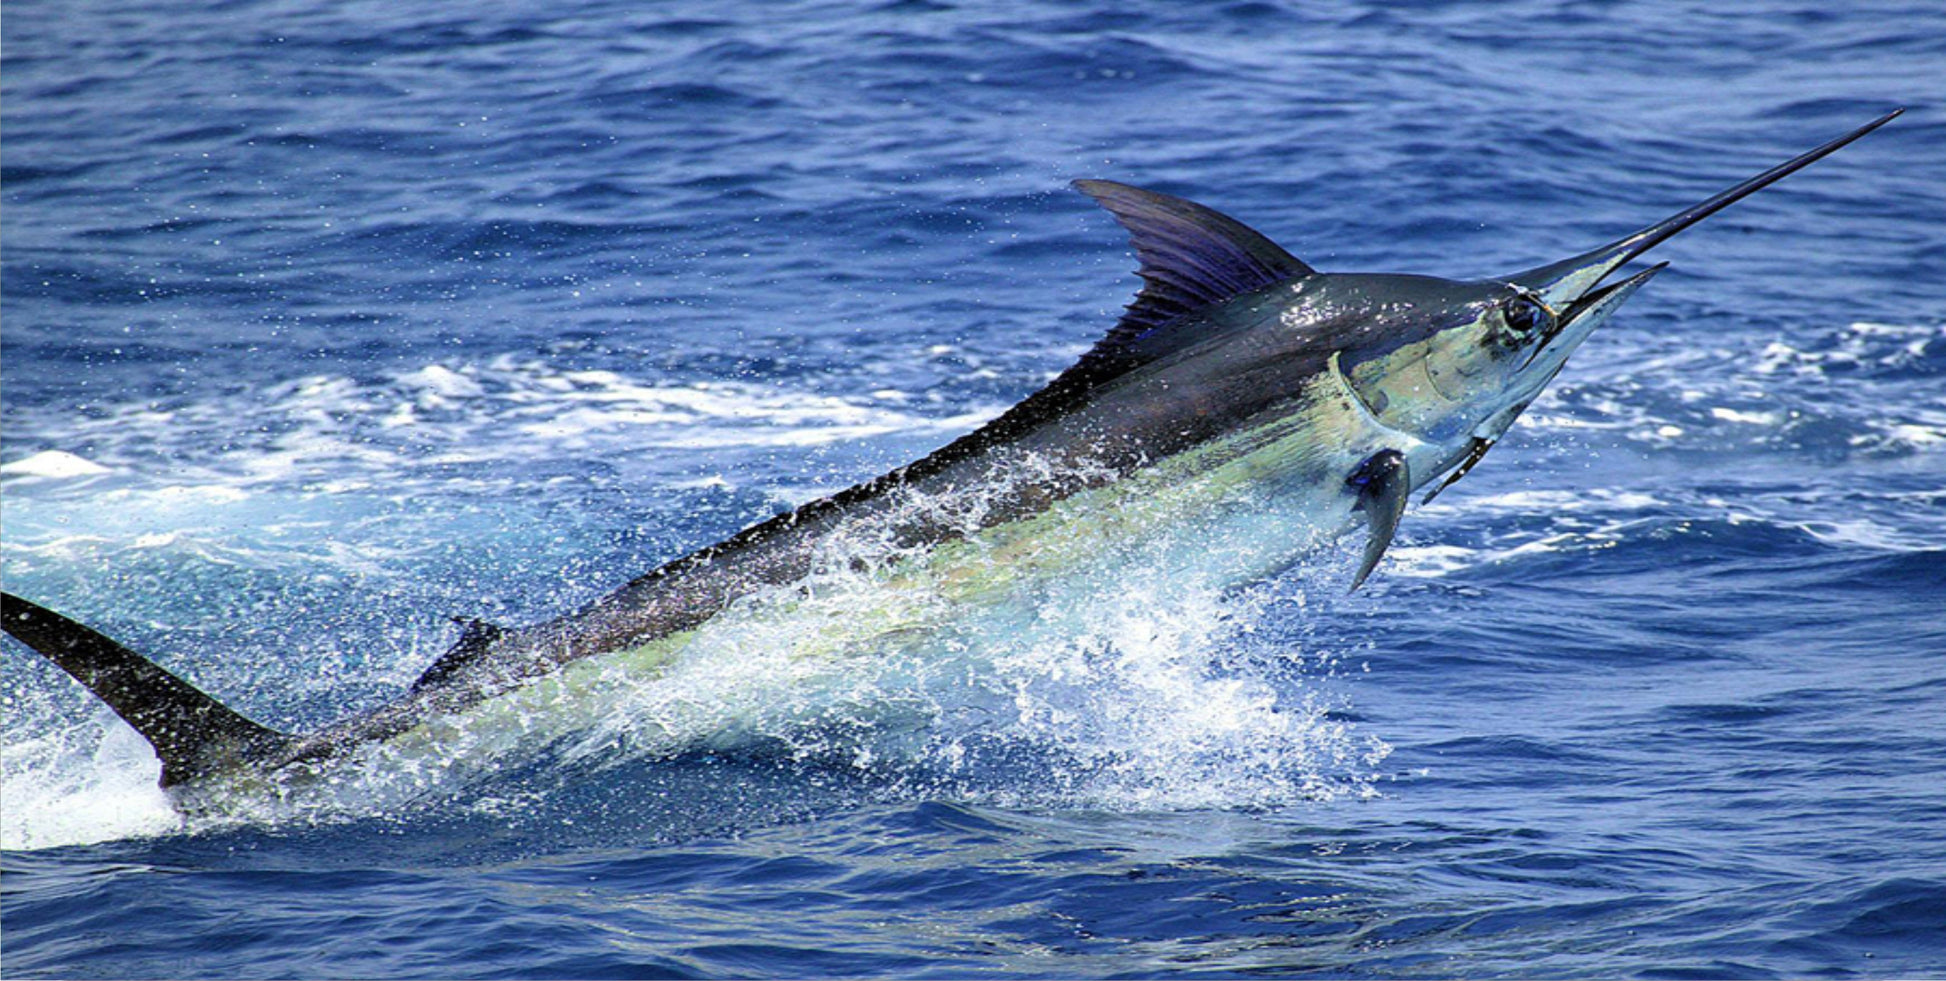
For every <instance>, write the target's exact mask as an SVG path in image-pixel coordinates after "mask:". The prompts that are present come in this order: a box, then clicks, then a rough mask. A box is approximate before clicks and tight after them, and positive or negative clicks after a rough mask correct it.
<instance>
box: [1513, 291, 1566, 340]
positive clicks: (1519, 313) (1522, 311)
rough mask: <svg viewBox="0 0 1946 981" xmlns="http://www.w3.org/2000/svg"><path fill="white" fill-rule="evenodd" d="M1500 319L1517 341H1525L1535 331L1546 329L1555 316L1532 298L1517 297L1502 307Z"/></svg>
mask: <svg viewBox="0 0 1946 981" xmlns="http://www.w3.org/2000/svg"><path fill="white" fill-rule="evenodd" d="M1500 319H1501V320H1503V321H1505V322H1506V324H1507V329H1508V330H1510V331H1512V332H1513V334H1514V337H1515V338H1516V339H1519V340H1525V339H1526V338H1527V336H1528V335H1530V334H1532V333H1534V332H1535V331H1537V330H1543V329H1546V328H1547V326H1548V325H1549V324H1550V323H1551V322H1552V321H1553V320H1554V315H1553V314H1552V313H1549V312H1548V309H1547V307H1545V306H1542V305H1541V303H1540V301H1538V300H1536V299H1534V298H1533V297H1531V296H1515V297H1512V298H1510V299H1508V300H1507V302H1505V303H1503V304H1501V305H1500Z"/></svg>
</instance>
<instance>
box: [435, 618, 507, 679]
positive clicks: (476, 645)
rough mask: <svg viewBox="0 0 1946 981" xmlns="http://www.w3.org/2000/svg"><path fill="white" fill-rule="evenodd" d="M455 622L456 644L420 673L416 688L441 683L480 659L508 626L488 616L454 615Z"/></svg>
mask: <svg viewBox="0 0 1946 981" xmlns="http://www.w3.org/2000/svg"><path fill="white" fill-rule="evenodd" d="M453 622H454V623H457V624H459V640H456V641H454V642H453V646H452V647H451V648H449V649H448V650H447V651H446V653H444V654H441V655H439V660H437V661H434V662H432V667H429V668H427V669H426V672H425V673H424V674H422V675H420V676H419V680H417V681H414V682H413V683H412V690H413V691H414V692H418V691H423V690H425V689H426V688H430V687H432V686H433V685H437V684H439V683H440V682H442V681H445V680H446V679H447V678H450V677H452V676H453V674H454V673H455V672H457V671H459V670H460V669H461V668H464V667H466V666H467V665H468V664H471V663H473V662H474V661H477V660H479V659H480V657H481V656H482V655H484V654H485V653H486V652H487V650H488V649H489V648H491V647H492V646H493V642H494V641H496V640H499V639H500V635H501V634H504V633H506V631H505V630H503V629H501V628H500V627H497V626H494V625H493V624H491V623H488V622H486V621H485V620H471V619H466V618H462V617H454V618H453Z"/></svg>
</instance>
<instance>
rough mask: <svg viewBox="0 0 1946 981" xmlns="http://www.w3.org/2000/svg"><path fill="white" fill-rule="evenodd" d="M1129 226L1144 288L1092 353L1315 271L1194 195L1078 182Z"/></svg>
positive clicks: (1113, 353) (1120, 351)
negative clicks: (1189, 197) (1186, 197)
mask: <svg viewBox="0 0 1946 981" xmlns="http://www.w3.org/2000/svg"><path fill="white" fill-rule="evenodd" d="M1074 187H1075V189H1076V190H1078V191H1080V192H1081V193H1083V194H1086V195H1088V196H1089V197H1091V198H1094V199H1095V202H1096V203H1097V204H1100V205H1101V206H1102V207H1104V208H1107V209H1108V211H1109V213H1111V214H1113V215H1114V216H1115V220H1116V221H1119V222H1121V223H1122V227H1124V228H1126V229H1128V237H1129V244H1130V245H1132V246H1134V248H1135V255H1136V258H1138V259H1140V260H1141V263H1142V265H1141V268H1139V269H1138V270H1136V272H1137V274H1138V275H1140V276H1141V277H1142V282H1143V285H1142V291H1141V292H1140V293H1137V294H1136V296H1135V302H1133V303H1130V304H1129V305H1128V311H1127V312H1126V313H1124V314H1122V319H1121V322H1120V323H1118V324H1116V325H1115V329H1114V330H1111V331H1109V332H1108V336H1107V337H1104V338H1102V341H1101V343H1100V344H1098V345H1096V346H1095V349H1094V350H1093V351H1091V352H1089V354H1088V357H1090V358H1094V359H1100V360H1107V361H1118V360H1122V359H1124V358H1126V357H1127V356H1128V353H1129V351H1128V349H1129V348H1130V347H1131V346H1132V345H1134V344H1135V342H1137V341H1138V340H1141V339H1143V337H1144V335H1146V334H1148V333H1150V332H1151V331H1153V330H1155V329H1156V328H1157V327H1161V326H1162V325H1164V324H1167V323H1169V322H1170V321H1172V320H1175V319H1176V318H1177V317H1180V316H1182V315H1183V314H1186V313H1189V312H1191V311H1194V310H1200V309H1202V308H1204V307H1207V306H1212V305H1214V304H1217V303H1221V302H1223V301H1224V300H1227V299H1229V298H1231V297H1233V296H1238V295H1241V294H1243V293H1248V292H1250V291H1251V290H1255V289H1261V288H1263V287H1265V286H1269V285H1270V284H1272V283H1276V282H1280V281H1282V280H1287V279H1296V278H1297V277H1300V276H1309V275H1311V274H1312V273H1314V272H1316V270H1314V269H1312V268H1311V267H1310V266H1307V265H1305V264H1304V263H1303V262H1302V261H1301V260H1299V259H1298V258H1297V257H1296V256H1294V255H1291V254H1290V253H1289V252H1286V251H1284V250H1283V249H1282V248H1281V247H1279V246H1278V245H1277V243H1275V242H1272V241H1271V240H1270V239H1267V238H1265V237H1264V236H1262V235H1261V234H1258V233H1257V232H1256V231H1254V230H1252V229H1251V228H1250V227H1248V226H1246V225H1244V224H1243V223H1242V222H1240V221H1237V220H1236V219H1234V218H1231V217H1230V216H1228V215H1225V214H1221V213H1219V212H1216V211H1213V210H1211V209H1209V208H1205V207H1203V206H1202V205H1200V204H1197V203H1196V202H1194V201H1185V200H1183V199H1182V198H1178V197H1171V196H1170V195H1167V194H1158V193H1156V192H1155V191H1145V190H1143V189H1141V188H1139V187H1131V186H1129V185H1127V184H1119V183H1116V182H1115V181H1099V180H1082V181H1075V182H1074Z"/></svg>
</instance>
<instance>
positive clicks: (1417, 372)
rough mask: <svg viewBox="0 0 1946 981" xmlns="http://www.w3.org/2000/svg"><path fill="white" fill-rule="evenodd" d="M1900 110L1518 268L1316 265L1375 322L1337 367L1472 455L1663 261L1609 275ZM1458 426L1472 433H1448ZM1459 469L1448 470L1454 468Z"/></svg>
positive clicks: (1431, 438) (1379, 412) (1370, 404)
mask: <svg viewBox="0 0 1946 981" xmlns="http://www.w3.org/2000/svg"><path fill="white" fill-rule="evenodd" d="M1897 115H1898V112H1892V113H1889V114H1887V115H1885V116H1883V117H1881V118H1879V119H1877V120H1875V121H1873V122H1871V123H1869V124H1867V125H1865V126H1862V127H1860V128H1858V129H1856V130H1854V131H1852V132H1850V133H1848V134H1846V135H1844V136H1842V137H1840V138H1838V139H1836V140H1833V141H1831V142H1829V143H1826V144H1824V145H1823V146H1820V147H1818V148H1817V149H1815V150H1811V151H1809V152H1807V153H1804V154H1802V155H1800V156H1798V157H1795V158H1793V159H1791V160H1789V161H1787V162H1785V163H1783V164H1780V165H1778V166H1776V167H1773V168H1771V169H1770V170H1767V171H1765V172H1763V173H1762V174H1759V175H1757V176H1756V177H1752V178H1751V179H1749V180H1747V181H1744V182H1743V183H1741V184H1738V185H1737V186H1735V187H1732V188H1730V189H1729V190H1726V191H1724V192H1723V193H1721V194H1718V195H1716V196H1715V197H1713V198H1710V199H1709V200H1707V201H1704V202H1703V203H1701V204H1698V205H1695V206H1694V207H1691V208H1687V209H1685V210H1683V211H1681V212H1678V213H1677V214H1675V215H1672V216H1670V217H1668V218H1666V219H1664V220H1662V221H1660V222H1657V223H1655V224H1653V225H1650V226H1649V227H1647V228H1644V229H1642V230H1640V231H1638V232H1635V233H1634V234H1631V235H1628V236H1626V237H1624V238H1621V239H1618V240H1616V241H1614V242H1611V243H1609V244H1607V245H1604V246H1602V247H1600V248H1598V249H1594V250H1592V251H1589V252H1586V253H1583V254H1581V255H1578V256H1574V257H1573V258H1569V259H1563V260H1561V261H1559V262H1554V263H1551V264H1548V265H1545V266H1540V267H1537V268H1534V269H1529V270H1526V271H1524V272H1518V273H1514V274H1512V275H1509V276H1504V277H1500V278H1497V279H1490V280H1482V281H1477V282H1456V281H1451V280H1443V279H1434V278H1431V277H1423V276H1381V275H1359V274H1349V275H1320V276H1319V277H1318V278H1319V279H1321V280H1326V281H1329V282H1323V283H1319V284H1318V286H1319V287H1320V290H1321V292H1326V293H1331V294H1335V300H1334V302H1337V303H1347V304H1348V305H1359V306H1364V307H1365V308H1366V311H1367V312H1366V317H1367V318H1368V319H1367V322H1368V323H1373V324H1375V325H1376V329H1373V330H1371V331H1369V333H1366V334H1365V335H1364V336H1361V337H1356V338H1353V339H1352V343H1350V344H1348V345H1346V346H1345V347H1344V348H1343V351H1342V354H1341V356H1340V362H1339V367H1340V369H1341V370H1342V371H1344V373H1345V376H1346V378H1347V379H1348V380H1349V381H1350V383H1351V386H1352V388H1353V389H1354V390H1355V391H1356V392H1357V393H1358V395H1359V396H1360V398H1361V399H1362V400H1363V401H1364V402H1365V404H1366V407H1367V408H1369V409H1370V410H1371V412H1372V414H1373V415H1374V416H1375V417H1377V418H1378V420H1379V421H1380V422H1382V423H1384V424H1386V425H1388V426H1391V427H1393V428H1396V429H1399V430H1402V431H1405V432H1408V433H1411V434H1413V435H1414V436H1417V437H1419V438H1422V439H1425V440H1427V441H1428V442H1432V443H1438V444H1445V445H1449V446H1456V447H1457V448H1456V451H1455V455H1454V457H1453V458H1452V460H1451V461H1449V464H1450V463H1454V462H1459V460H1460V458H1461V457H1462V456H1467V455H1469V454H1470V456H1471V459H1468V460H1467V465H1470V464H1471V462H1472V460H1476V459H1477V458H1478V456H1479V455H1480V454H1483V453H1484V452H1485V451H1486V448H1487V447H1488V446H1491V445H1492V443H1493V441H1494V440H1496V439H1498V438H1499V437H1500V435H1501V434H1502V433H1503V432H1505V431H1506V429H1507V427H1508V426H1510V425H1511V424H1512V423H1513V421H1514V419H1515V418H1516V417H1518V416H1519V414H1520V412H1521V411H1522V410H1523V409H1525V408H1526V407H1527V405H1528V403H1530V402H1532V401H1533V400H1534V399H1535V397H1537V396H1538V395H1539V394H1540V393H1541V390H1542V389H1544V388H1545V387H1546V386H1547V384H1548V383H1549V382H1550V381H1552V380H1553V379H1554V376H1555V375H1556V374H1558V373H1559V372H1560V370H1561V367H1562V365H1563V364H1565V363H1566V362H1567V359H1568V356H1569V355H1570V354H1572V353H1574V350H1575V349H1576V348H1577V347H1579V346H1580V345H1581V342H1582V341H1584V340H1586V339H1587V337H1588V335H1589V334H1590V333H1592V332H1593V331H1594V329H1595V328H1597V327H1599V326H1601V325H1602V324H1603V323H1604V322H1606V321H1607V320H1608V318H1609V317H1611V316H1613V315H1614V313H1615V311H1616V310H1618V309H1620V307H1621V306H1622V304H1623V303H1625V302H1627V301H1628V298H1629V297H1630V296H1633V295H1634V294H1635V291H1636V290H1638V289H1641V288H1642V286H1643V285H1644V284H1646V283H1647V282H1648V281H1649V280H1650V279H1652V278H1654V276H1655V274H1656V273H1657V272H1660V271H1661V270H1662V269H1663V268H1664V266H1665V265H1666V263H1665V264H1658V265H1653V266H1649V267H1647V268H1643V269H1641V270H1640V271H1638V272H1633V273H1623V274H1620V275H1619V276H1618V272H1620V271H1621V270H1623V268H1624V267H1625V266H1627V265H1628V264H1629V263H1630V262H1631V261H1633V260H1634V259H1636V258H1638V257H1639V256H1641V255H1642V254H1643V253H1645V252H1647V251H1648V250H1649V249H1651V248H1653V247H1655V246H1656V245H1658V244H1660V243H1662V242H1664V241H1666V240H1668V239H1669V238H1671V237H1673V236H1674V235H1676V234H1677V233H1678V232H1681V231H1683V230H1684V229H1686V228H1689V227H1690V226H1691V225H1694V224H1696V223H1697V222H1699V221H1701V220H1703V219H1704V218H1707V217H1709V216H1710V215H1713V214H1715V213H1716V212H1718V211H1720V210H1722V209H1723V208H1725V207H1727V206H1728V205H1730V204H1732V203H1734V202H1736V201H1737V200H1739V199H1741V198H1743V197H1745V196H1747V195H1749V194H1751V193H1754V192H1756V191H1758V190H1760V189H1762V188H1764V187H1766V186H1768V185H1770V184H1771V183H1773V182H1775V181H1777V180H1779V179H1780V178H1783V177H1785V176H1787V175H1789V174H1791V173H1793V172H1795V171H1797V170H1799V169H1801V168H1803V167H1805V166H1807V165H1809V164H1811V163H1813V162H1814V161H1816V160H1818V159H1819V158H1822V157H1824V156H1826V155H1827V154H1830V153H1831V152H1833V151H1835V150H1837V149H1839V148H1840V147H1843V146H1844V145H1846V144H1848V143H1850V142H1852V141H1853V140H1856V139H1858V138H1859V137H1861V136H1863V135H1865V134H1866V133H1869V132H1871V131H1872V130H1874V129H1877V128H1878V127H1880V126H1882V125H1884V124H1885V123H1887V122H1889V121H1891V119H1892V118H1893V117H1895V116H1897ZM1374 313H1376V314H1377V316H1373V314H1374ZM1465 437H1470V440H1465V441H1464V442H1456V441H1459V440H1462V439H1464V438H1465ZM1442 469H1444V468H1443V467H1442ZM1463 472H1464V467H1462V468H1461V470H1460V471H1459V473H1463ZM1419 476H1421V478H1422V479H1424V478H1430V477H1432V476H1434V474H1431V473H1427V474H1421V475H1419ZM1457 478H1458V474H1457V473H1456V474H1454V475H1453V477H1452V478H1451V479H1457ZM1448 482H1449V483H1450V482H1451V480H1450V479H1449V481H1448ZM1442 486H1443V485H1442Z"/></svg>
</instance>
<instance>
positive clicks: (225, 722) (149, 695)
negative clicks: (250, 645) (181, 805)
mask: <svg viewBox="0 0 1946 981" xmlns="http://www.w3.org/2000/svg"><path fill="white" fill-rule="evenodd" d="M0 627H4V628H5V629H6V631H7V633H9V634H12V635H13V637H14V639H15V640H18V641H20V642H21V643H23V644H26V645H27V646H28V647H31V648H33V649H34V650H37V651H39V652H41V653H42V654H44V655H46V657H47V659H48V660H50V661H53V662H54V663H55V664H57V665H60V667H61V670H63V671H66V672H67V673H68V674H71V675H73V676H74V678H75V680H77V681H79V682H81V683H82V684H84V685H87V686H88V690H89V691H92V692H94V693H95V695H96V697H98V698H100V699H101V700H102V701H104V702H107V703H108V707H109V708H112V709H114V710H115V714H116V715H119V716H121V717H122V718H123V719H124V720H126V721H127V722H128V724H129V725H131V726H134V727H135V731H137V732H139V733H141V734H142V738H144V739H147V740H148V741H149V743H150V745H152V746H154V747H155V752H156V755H157V756H160V757H162V786H164V787H171V786H174V785H176V784H180V783H184V782H186V781H189V780H194V779H195V778H197V777H200V776H204V775H205V774H209V773H213V772H215V771H218V770H223V769H228V768H229V767H232V766H235V765H236V764H238V763H243V762H248V761H250V760H253V759H257V758H260V757H263V756H267V755H270V754H271V753H273V752H274V751H275V750H277V749H278V748H280V747H282V746H285V745H288V744H289V743H290V742H291V737H290V736H287V735H285V734H283V733H281V732H278V731H277V730H275V729H270V728H266V727H264V726H260V725H258V724H256V723H255V722H252V721H250V720H249V719H246V718H244V717H243V716H241V715H238V714H237V713H236V712H234V711H232V710H231V709H229V708H228V707H227V706H225V705H223V703H221V702H218V701H217V700H216V699H214V698H211V697H209V696H208V695H205V694H203V693H202V692H200V691H197V690H196V689H195V687H193V686H191V685H190V684H189V683H188V682H186V681H183V680H182V679H181V678H178V677H176V676H175V675H173V674H170V673H169V672H167V671H164V670H163V669H162V668H160V667H158V666H156V664H155V662H153V661H150V660H149V659H148V658H145V657H143V656H142V655H140V654H137V653H135V652H134V651H131V650H129V649H128V648H126V647H123V646H122V645H120V644H118V643H116V642H115V641H113V640H111V639H110V638H108V637H106V636H104V635H102V634H101V633H99V632H97V631H94V630H91V629H89V628H87V627H84V626H82V625H81V624H79V623H76V622H74V621H73V620H70V619H68V618H67V617H64V616H62V615H60V614H58V613H55V612H53V611H52V610H48V609H45V608H43V607H40V606H37V605H35V604H33V603H29V602H27V601H26V600H24V599H21V598H20V597H18V596H14V595H12V594H11V593H0Z"/></svg>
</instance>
